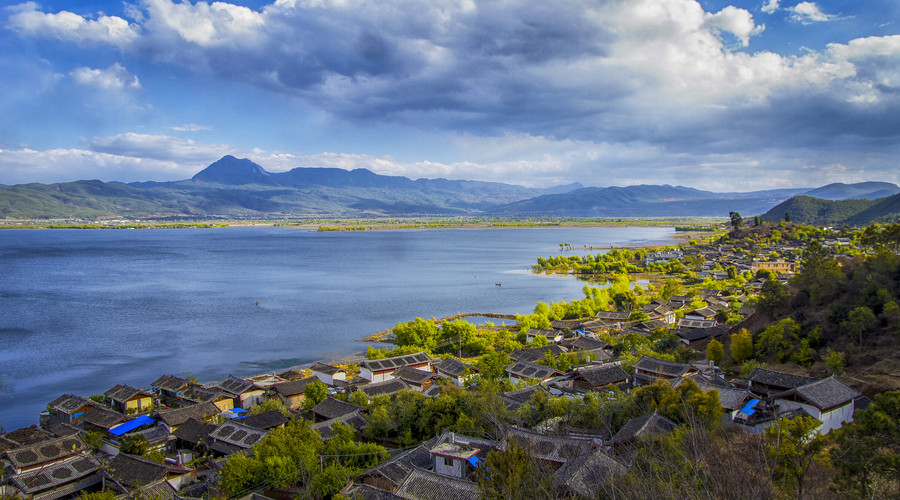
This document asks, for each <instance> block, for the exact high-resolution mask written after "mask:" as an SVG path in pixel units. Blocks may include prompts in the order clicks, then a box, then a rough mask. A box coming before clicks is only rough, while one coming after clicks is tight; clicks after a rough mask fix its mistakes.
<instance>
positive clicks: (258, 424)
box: [241, 410, 290, 430]
mask: <svg viewBox="0 0 900 500" xmlns="http://www.w3.org/2000/svg"><path fill="white" fill-rule="evenodd" d="M289 420H290V419H288V418H287V417H285V416H284V414H283V413H281V412H280V411H278V410H269V411H267V412H263V413H257V414H256V415H249V416H247V417H244V418H242V419H241V423H242V424H244V425H246V426H249V427H254V428H257V429H263V430H268V429H274V428H276V427H278V426H280V425H284V424H286V423H288V421H289Z"/></svg>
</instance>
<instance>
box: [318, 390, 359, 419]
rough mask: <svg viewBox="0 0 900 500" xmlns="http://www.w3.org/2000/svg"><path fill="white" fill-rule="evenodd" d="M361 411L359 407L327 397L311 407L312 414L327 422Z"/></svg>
mask: <svg viewBox="0 0 900 500" xmlns="http://www.w3.org/2000/svg"><path fill="white" fill-rule="evenodd" d="M361 409H362V408H361V407H359V406H356V405H354V404H350V403H347V402H344V401H341V400H339V399H335V398H332V397H330V396H329V397H327V398H325V400H324V401H322V402H321V403H319V404H317V405H316V406H313V408H312V412H313V413H314V414H316V415H317V416H319V417H322V418H323V419H325V420H329V419H332V418H337V417H340V416H343V415H347V414H348V413H353V412H355V411H359V410H361Z"/></svg>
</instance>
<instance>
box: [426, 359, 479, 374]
mask: <svg viewBox="0 0 900 500" xmlns="http://www.w3.org/2000/svg"><path fill="white" fill-rule="evenodd" d="M432 366H433V367H434V369H435V370H437V371H438V372H439V373H444V374H447V375H450V376H452V377H459V376H460V375H462V374H463V373H465V372H466V370H469V369H473V368H474V367H472V366H470V365H467V364H465V363H463V362H462V361H460V360H458V359H453V358H447V359H443V360H441V361H438V362H437V363H435V364H434V365H432Z"/></svg>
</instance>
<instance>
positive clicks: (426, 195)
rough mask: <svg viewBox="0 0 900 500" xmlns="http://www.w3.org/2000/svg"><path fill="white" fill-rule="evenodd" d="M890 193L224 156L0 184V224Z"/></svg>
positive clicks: (704, 205) (768, 200)
mask: <svg viewBox="0 0 900 500" xmlns="http://www.w3.org/2000/svg"><path fill="white" fill-rule="evenodd" d="M897 193H900V187H898V186H897V185H895V184H891V183H885V182H865V183H859V184H830V185H828V186H822V187H819V188H815V189H809V188H800V189H776V190H767V191H754V192H748V193H737V192H732V193H716V192H712V191H703V190H698V189H694V188H689V187H683V186H669V185H639V186H627V187H604V188H601V187H585V186H583V185H581V184H578V183H574V184H569V185H565V186H556V187H552V188H548V189H538V188H526V187H522V186H516V185H511V184H504V183H499V182H483V181H466V180H448V179H416V180H412V179H409V178H407V177H401V176H386V175H379V174H376V173H374V172H372V171H370V170H367V169H356V170H343V169H338V168H295V169H293V170H290V171H287V172H268V171H266V170H265V169H264V168H263V167H261V166H260V165H258V164H256V163H254V162H252V161H250V160H248V159H238V158H235V157H233V156H224V157H222V158H221V159H219V160H217V161H216V162H214V163H212V164H210V165H209V166H208V167H206V168H205V169H203V170H202V171H200V172H198V173H197V174H196V175H194V176H193V177H192V178H191V179H187V180H182V181H171V182H133V183H127V184H126V183H120V182H102V181H99V180H84V181H76V182H66V183H58V184H18V185H14V186H0V217H5V218H12V219H44V218H81V219H95V218H107V217H122V218H172V217H191V218H205V217H248V218H266V217H291V216H300V215H311V216H341V217H356V216H401V215H497V216H590V217H663V216H665V217H672V216H716V217H725V216H727V215H728V213H729V212H730V211H738V212H741V213H744V214H745V215H748V214H762V213H767V216H768V212H769V211H770V210H774V209H775V208H774V207H777V206H780V205H779V204H781V203H782V202H786V200H789V199H792V197H795V196H800V195H805V196H807V197H810V196H812V197H815V199H828V200H847V199H854V200H872V199H876V198H885V197H897ZM873 206H874V205H873ZM868 208H870V207H869V206H867V207H866V209H868ZM794 211H795V212H798V213H797V216H798V217H799V216H800V215H801V214H800V213H799V211H798V210H797V209H794ZM854 214H856V212H854ZM775 216H776V214H773V215H772V217H775ZM782 216H783V213H782ZM793 216H794V213H792V217H793ZM795 220H798V219H795ZM798 221H799V220H798Z"/></svg>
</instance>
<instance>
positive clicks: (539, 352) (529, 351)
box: [509, 344, 567, 361]
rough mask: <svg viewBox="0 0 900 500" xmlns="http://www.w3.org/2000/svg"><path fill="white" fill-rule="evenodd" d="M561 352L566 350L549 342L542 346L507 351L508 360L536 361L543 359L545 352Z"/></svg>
mask: <svg viewBox="0 0 900 500" xmlns="http://www.w3.org/2000/svg"><path fill="white" fill-rule="evenodd" d="M548 352H549V353H551V354H562V353H564V352H567V350H566V349H565V348H563V347H561V346H559V345H557V344H549V345H545V346H543V347H526V348H524V349H515V350H513V351H512V352H511V353H509V359H510V361H537V360H539V359H544V355H545V354H546V353H548Z"/></svg>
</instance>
